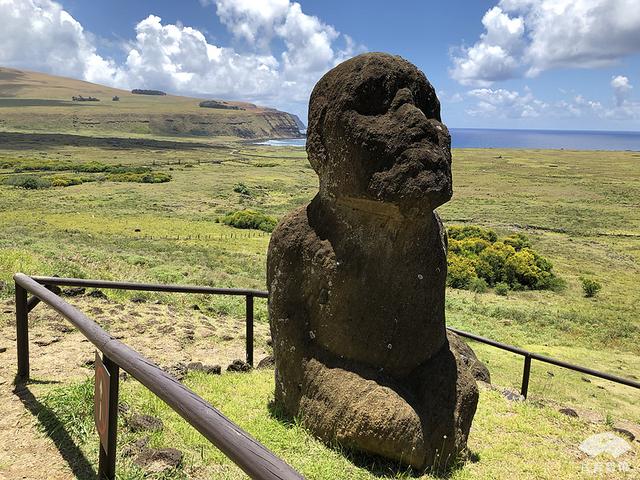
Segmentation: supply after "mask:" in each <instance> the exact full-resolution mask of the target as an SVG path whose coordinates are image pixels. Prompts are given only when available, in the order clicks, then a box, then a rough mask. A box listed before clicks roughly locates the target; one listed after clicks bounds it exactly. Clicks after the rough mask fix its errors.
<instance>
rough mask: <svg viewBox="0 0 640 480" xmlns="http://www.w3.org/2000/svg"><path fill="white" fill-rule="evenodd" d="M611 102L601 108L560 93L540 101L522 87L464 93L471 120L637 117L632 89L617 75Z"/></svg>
mask: <svg viewBox="0 0 640 480" xmlns="http://www.w3.org/2000/svg"><path fill="white" fill-rule="evenodd" d="M610 85H611V88H612V90H613V100H614V101H613V102H612V103H611V104H608V105H605V104H603V103H602V102H600V101H597V100H593V99H588V98H585V97H584V96H583V95H581V94H575V93H574V94H571V92H563V93H564V94H565V95H566V98H564V99H561V100H557V101H554V102H545V101H542V100H540V99H538V98H536V96H535V95H534V94H533V92H532V91H531V90H530V89H529V88H527V87H525V89H524V90H523V91H517V90H506V89H502V88H497V89H492V88H476V89H472V90H469V91H468V92H466V94H465V96H466V98H467V99H468V100H470V101H472V102H474V103H473V105H472V106H470V107H469V108H467V109H466V113H467V114H468V115H470V116H473V117H484V118H511V119H521V118H536V117H543V118H544V117H548V118H590V119H594V118H595V119H602V120H629V119H639V118H640V102H635V101H633V100H632V98H631V91H632V89H633V87H632V85H631V84H630V82H629V79H628V78H627V77H625V76H622V75H618V76H615V77H613V78H612V80H611V83H610Z"/></svg>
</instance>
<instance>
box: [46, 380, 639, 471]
mask: <svg viewBox="0 0 640 480" xmlns="http://www.w3.org/2000/svg"><path fill="white" fill-rule="evenodd" d="M185 382H186V384H187V385H188V386H189V387H190V388H192V389H193V390H194V391H195V392H196V393H198V394H199V395H200V396H202V397H203V398H204V399H205V400H207V401H208V402H209V403H211V404H212V405H213V406H214V407H216V408H218V409H219V410H221V411H222V412H223V413H224V414H225V415H226V416H227V417H228V418H230V419H231V420H232V421H234V422H236V423H237V424H238V425H239V426H240V427H241V428H243V429H245V430H246V431H247V432H249V433H250V434H251V435H252V436H254V437H255V438H256V439H257V440H258V441H260V442H261V443H263V444H264V445H265V446H266V447H267V448H269V449H270V450H271V451H273V452H274V453H275V454H276V455H278V456H280V457H282V458H283V459H284V460H285V461H286V462H288V463H289V464H290V465H292V466H293V467H294V468H295V469H297V470H299V471H300V472H301V473H302V474H303V475H305V476H306V478H309V479H318V480H320V479H326V480H333V479H337V478H340V479H353V480H369V479H376V478H399V479H402V478H405V479H406V478H414V477H418V478H424V479H427V478H432V477H431V476H429V475H419V474H417V473H416V472H411V471H408V470H407V469H406V468H405V467H402V466H400V465H397V464H393V463H389V462H384V461H382V460H380V459H377V458H369V457H366V456H364V455H357V454H354V453H353V452H350V451H345V450H343V449H340V447H339V446H334V447H329V446H326V445H325V444H323V443H322V442H320V441H318V440H316V439H315V438H313V437H312V436H311V435H310V434H309V433H308V432H307V431H306V430H305V429H304V428H303V426H301V425H299V424H296V423H287V422H283V421H281V420H280V419H279V418H278V417H277V416H276V415H275V414H274V412H273V411H272V410H271V409H270V407H269V404H270V401H271V399H272V393H273V371H254V372H251V373H248V374H223V375H222V376H210V375H206V374H200V373H192V374H190V375H189V376H188V378H187V379H186V381H185ZM91 388H92V384H91V382H89V381H87V382H84V383H82V384H79V385H72V386H67V387H62V388H57V389H55V390H53V391H52V392H51V393H50V394H49V395H48V396H47V397H46V398H45V400H44V401H43V404H44V405H45V406H46V407H47V408H48V409H49V410H50V411H51V412H53V413H55V414H56V415H58V418H59V419H60V420H61V421H62V423H63V424H64V425H65V426H66V428H68V429H69V431H70V434H71V435H72V436H73V438H74V439H76V440H77V441H78V442H79V444H80V446H81V447H82V449H83V451H84V452H85V454H86V456H87V458H88V459H89V460H91V461H93V462H95V458H96V445H97V436H96V434H95V432H94V431H93V430H92V428H93V427H92V426H91V416H90V415H91V408H90V407H91V397H90V394H89V393H90V390H91ZM79 393H80V394H79ZM121 400H122V401H123V402H126V403H127V404H128V405H130V407H131V408H132V409H133V411H135V412H140V413H146V414H150V415H154V416H158V417H159V418H161V419H162V420H163V422H164V425H165V428H164V430H163V431H162V432H155V433H153V434H151V442H150V446H152V447H155V448H162V447H177V448H179V449H181V450H182V451H183V452H184V454H185V461H184V465H183V467H182V468H181V469H180V471H178V472H173V473H172V475H170V476H168V477H167V478H189V476H191V475H196V474H197V475H199V476H200V477H201V478H216V479H228V480H231V479H239V478H246V477H245V476H244V475H243V474H242V472H241V471H240V469H239V468H238V467H236V466H235V465H234V464H233V463H232V462H231V461H230V460H229V459H227V458H226V457H225V456H224V455H223V454H222V453H221V452H220V451H219V450H217V449H216V448H215V447H213V446H212V445H211V444H209V442H208V441H207V440H205V439H204V438H203V437H202V436H201V435H200V434H199V433H198V432H196V430H195V429H193V428H192V427H190V426H189V425H188V424H187V423H186V422H185V421H184V420H182V418H181V417H179V416H178V415H177V414H176V413H175V412H173V411H172V410H171V409H170V408H169V407H167V406H166V405H165V404H164V403H163V402H162V401H160V400H159V399H158V398H157V397H155V395H153V394H152V393H150V392H149V391H148V390H146V389H145V388H144V387H142V386H141V385H140V384H138V383H137V382H135V381H128V382H125V383H123V384H121ZM119 428H120V446H121V448H120V452H122V451H123V448H122V447H126V446H127V445H128V444H131V443H132V442H134V441H135V440H136V438H139V437H140V436H141V435H143V434H141V433H138V434H133V433H130V432H129V431H128V430H127V429H126V427H125V426H124V423H123V422H122V421H121V423H120V426H119ZM606 428H607V427H606V426H594V425H591V424H587V423H584V422H582V421H580V420H576V419H572V418H569V417H566V416H564V415H561V414H559V413H558V412H556V411H555V410H553V409H552V408H548V407H545V406H542V405H540V404H538V403H536V402H525V403H512V402H509V401H507V400H506V399H504V398H503V397H502V396H501V395H500V394H499V393H496V392H493V391H482V392H481V395H480V403H479V405H478V411H477V414H476V417H475V420H474V425H473V429H472V432H471V435H470V439H469V447H470V450H471V452H472V454H473V457H475V460H473V461H469V462H467V463H465V464H463V465H459V466H457V467H456V468H454V469H453V470H452V471H451V472H450V477H449V478H451V479H454V480H463V479H502V478H504V479H506V478H509V479H515V480H518V479H529V478H540V479H544V478H548V479H552V478H553V479H555V478H572V479H573V478H588V476H587V475H583V472H582V465H583V463H584V462H585V461H584V460H581V459H580V457H577V456H576V454H575V450H576V448H577V446H578V445H579V444H580V443H581V442H582V441H583V440H584V439H585V438H587V437H588V436H589V435H591V434H593V433H596V432H599V431H604V430H606ZM523 452H535V461H533V458H532V455H529V454H528V453H527V454H523ZM601 460H602V459H601ZM603 461H604V460H603ZM630 462H631V465H635V468H638V466H637V465H636V464H637V463H638V460H637V458H632V459H631V460H630ZM634 462H635V463H634ZM118 468H119V469H121V472H122V473H121V475H122V478H136V477H135V476H136V475H139V474H140V471H139V470H138V469H137V468H135V467H133V466H132V465H131V460H130V459H126V458H124V457H122V456H120V458H119V463H118Z"/></svg>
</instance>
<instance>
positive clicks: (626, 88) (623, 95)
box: [611, 75, 633, 107]
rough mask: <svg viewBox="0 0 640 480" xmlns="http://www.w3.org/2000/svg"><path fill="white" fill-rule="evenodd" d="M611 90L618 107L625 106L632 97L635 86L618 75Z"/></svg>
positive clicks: (612, 83)
mask: <svg viewBox="0 0 640 480" xmlns="http://www.w3.org/2000/svg"><path fill="white" fill-rule="evenodd" d="M611 88H613V95H614V97H615V99H616V106H618V107H621V106H623V105H624V104H625V103H626V102H627V101H628V100H629V96H630V95H631V90H632V89H633V86H632V85H631V84H630V83H629V79H628V78H627V77H625V76H623V75H617V76H615V77H613V78H612V79H611Z"/></svg>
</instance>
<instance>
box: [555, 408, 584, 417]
mask: <svg viewBox="0 0 640 480" xmlns="http://www.w3.org/2000/svg"><path fill="white" fill-rule="evenodd" d="M558 411H559V412H560V413H562V414H563V415H566V416H567V417H573V418H578V417H579V415H578V412H576V411H575V410H574V409H573V408H569V407H564V408H561V409H559V410H558Z"/></svg>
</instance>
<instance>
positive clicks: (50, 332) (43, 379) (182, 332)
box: [0, 297, 270, 480]
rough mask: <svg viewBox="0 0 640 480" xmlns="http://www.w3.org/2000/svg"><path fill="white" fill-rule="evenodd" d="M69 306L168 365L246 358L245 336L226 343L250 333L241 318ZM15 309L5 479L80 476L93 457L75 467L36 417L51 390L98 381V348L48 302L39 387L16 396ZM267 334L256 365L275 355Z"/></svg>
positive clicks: (7, 356) (3, 308)
mask: <svg viewBox="0 0 640 480" xmlns="http://www.w3.org/2000/svg"><path fill="white" fill-rule="evenodd" d="M67 301H69V302H70V303H72V304H74V305H75V306H77V307H78V308H79V309H80V310H82V311H83V312H86V313H87V314H88V315H89V317H90V318H92V319H93V320H95V321H96V322H97V323H99V324H100V325H102V326H103V328H105V329H107V331H109V332H110V333H111V334H112V335H113V336H114V337H116V338H119V339H120V340H121V341H122V342H124V343H126V344H127V345H129V346H131V347H132V348H134V349H135V350H137V351H138V352H140V353H141V354H142V355H144V356H146V357H147V358H149V359H150V360H152V361H153V362H155V363H156V364H158V365H161V366H163V368H167V367H168V366H170V365H175V364H177V363H179V362H183V363H186V364H188V363H191V362H202V363H205V364H219V365H228V364H229V363H231V362H232V361H233V360H234V359H237V358H244V355H245V350H244V338H243V337H242V336H237V337H236V338H233V339H225V340H223V339H222V337H223V336H225V335H224V333H223V332H228V331H229V330H234V329H237V330H239V331H243V330H244V320H241V319H233V318H230V317H228V316H224V317H215V316H210V315H204V314H203V313H202V312H199V311H194V310H191V309H188V308H187V309H184V310H180V309H177V308H175V307H171V306H167V305H147V304H144V303H133V302H128V303H125V304H116V303H113V302H109V301H106V300H103V299H100V298H87V297H74V298H68V299H67ZM14 311H15V310H14V306H13V305H12V304H11V302H6V303H4V304H0V312H2V313H0V347H2V348H3V349H6V351H4V352H3V353H0V480H5V479H6V480H10V479H15V478H21V479H29V480H31V479H33V480H36V479H37V480H41V479H43V478H47V479H51V480H62V479H70V478H77V477H78V475H79V472H81V471H82V469H85V470H86V469H87V468H90V465H88V464H86V463H87V462H86V460H85V464H82V462H80V463H78V462H75V463H74V460H73V459H72V458H69V457H70V454H69V452H67V453H65V454H63V453H61V452H60V449H59V447H58V446H56V443H54V441H53V440H52V439H51V438H49V437H47V436H46V435H45V434H44V433H42V431H41V430H40V429H39V428H38V420H37V417H36V415H37V412H38V409H39V408H41V404H40V403H39V401H38V399H42V397H43V396H44V395H45V394H46V393H47V392H48V391H49V390H50V389H51V388H54V387H56V386H60V385H65V384H69V383H73V382H77V381H80V380H82V379H84V378H87V377H88V376H92V375H93V369H92V362H91V360H93V357H94V352H95V347H94V346H93V345H92V344H91V343H90V342H89V341H87V340H86V338H84V336H83V335H82V334H81V333H79V332H78V331H77V329H75V327H73V326H72V325H71V324H70V323H69V322H68V321H67V320H65V319H64V318H63V317H61V316H60V315H58V314H56V313H55V312H53V311H52V310H51V309H50V308H48V307H47V306H46V305H39V306H38V307H37V308H36V309H35V310H34V311H33V312H32V313H31V314H30V317H29V325H30V332H29V333H30V363H31V378H32V380H34V382H33V383H30V384H29V385H28V386H27V388H26V389H19V390H18V391H15V389H14V386H13V380H14V376H15V373H16V346H15V343H16V333H15V327H14V326H13V325H14V317H13V314H14V313H13V312H14ZM217 332H220V333H217ZM267 337H268V325H266V324H257V325H256V326H255V339H256V348H255V352H254V356H255V358H256V360H259V359H261V358H263V357H264V356H266V355H268V354H269V353H270V352H269V350H270V349H269V347H267V345H266V343H265V342H263V339H265V338H267ZM54 339H55V340H54ZM65 456H66V458H65ZM89 460H90V462H92V463H95V462H96V459H89Z"/></svg>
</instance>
